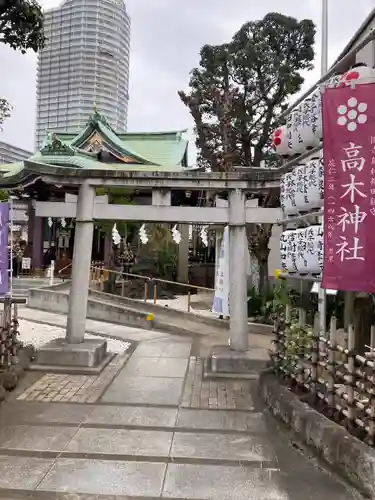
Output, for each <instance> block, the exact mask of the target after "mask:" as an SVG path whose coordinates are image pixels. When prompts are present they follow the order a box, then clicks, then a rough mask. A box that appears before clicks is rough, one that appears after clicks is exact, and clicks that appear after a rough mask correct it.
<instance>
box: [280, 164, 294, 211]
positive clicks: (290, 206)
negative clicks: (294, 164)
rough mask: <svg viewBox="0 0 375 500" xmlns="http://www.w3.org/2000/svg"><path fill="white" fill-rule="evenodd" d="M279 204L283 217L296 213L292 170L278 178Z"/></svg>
mask: <svg viewBox="0 0 375 500" xmlns="http://www.w3.org/2000/svg"><path fill="white" fill-rule="evenodd" d="M280 205H281V209H282V211H283V213H284V216H285V217H290V216H292V215H297V214H298V211H297V205H296V182H295V175H294V171H292V172H288V173H287V174H285V175H283V176H282V177H281V180H280Z"/></svg>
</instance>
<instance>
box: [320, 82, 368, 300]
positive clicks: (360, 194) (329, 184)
mask: <svg viewBox="0 0 375 500" xmlns="http://www.w3.org/2000/svg"><path fill="white" fill-rule="evenodd" d="M374 91H375V86H374V84H366V85H356V87H355V88H351V87H344V88H332V89H330V88H327V89H326V90H325V91H324V93H323V144H324V265H323V276H322V286H323V287H324V288H329V289H334V290H346V291H363V292H369V293H374V292H375V92H374Z"/></svg>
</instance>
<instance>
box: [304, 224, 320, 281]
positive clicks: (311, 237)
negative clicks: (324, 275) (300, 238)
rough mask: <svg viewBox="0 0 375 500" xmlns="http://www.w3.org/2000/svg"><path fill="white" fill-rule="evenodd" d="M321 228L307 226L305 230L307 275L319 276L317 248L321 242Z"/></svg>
mask: <svg viewBox="0 0 375 500" xmlns="http://www.w3.org/2000/svg"><path fill="white" fill-rule="evenodd" d="M320 231H321V226H319V225H316V226H309V227H307V228H306V233H305V234H306V261H307V272H308V274H314V275H316V274H320V272H321V269H320V261H319V252H318V246H319V242H320V240H321V237H320Z"/></svg>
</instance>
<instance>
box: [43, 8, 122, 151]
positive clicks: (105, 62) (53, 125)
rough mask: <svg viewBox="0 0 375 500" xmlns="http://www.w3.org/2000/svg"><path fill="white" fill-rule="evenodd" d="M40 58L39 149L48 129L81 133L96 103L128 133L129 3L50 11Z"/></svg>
mask: <svg viewBox="0 0 375 500" xmlns="http://www.w3.org/2000/svg"><path fill="white" fill-rule="evenodd" d="M44 30H45V36H46V44H45V47H44V49H43V50H41V51H40V53H39V56H38V71H37V120H36V146H37V148H40V147H41V145H42V143H43V140H44V137H45V134H46V130H47V129H53V130H54V131H56V132H63V131H76V130H80V129H81V128H82V127H83V126H84V125H85V123H86V122H87V120H88V117H89V115H90V114H91V112H92V106H93V103H94V102H95V103H96V105H97V106H98V109H100V112H101V113H103V115H105V116H106V117H107V120H108V122H109V124H110V125H111V126H112V127H113V128H114V129H115V130H117V131H118V132H121V131H126V121H127V111H128V99H129V96H128V90H129V54H130V17H129V15H128V13H127V11H126V7H125V3H124V0H65V1H64V2H63V3H62V4H61V5H60V6H59V7H56V8H54V9H51V10H48V11H46V12H45V21H44Z"/></svg>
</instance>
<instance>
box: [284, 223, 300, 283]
mask: <svg viewBox="0 0 375 500" xmlns="http://www.w3.org/2000/svg"><path fill="white" fill-rule="evenodd" d="M285 233H287V234H286V236H285V238H286V268H287V271H288V273H289V274H293V273H296V272H298V269H297V265H296V258H297V239H296V231H295V230H293V231H291V230H288V231H285V232H284V234H285Z"/></svg>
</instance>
